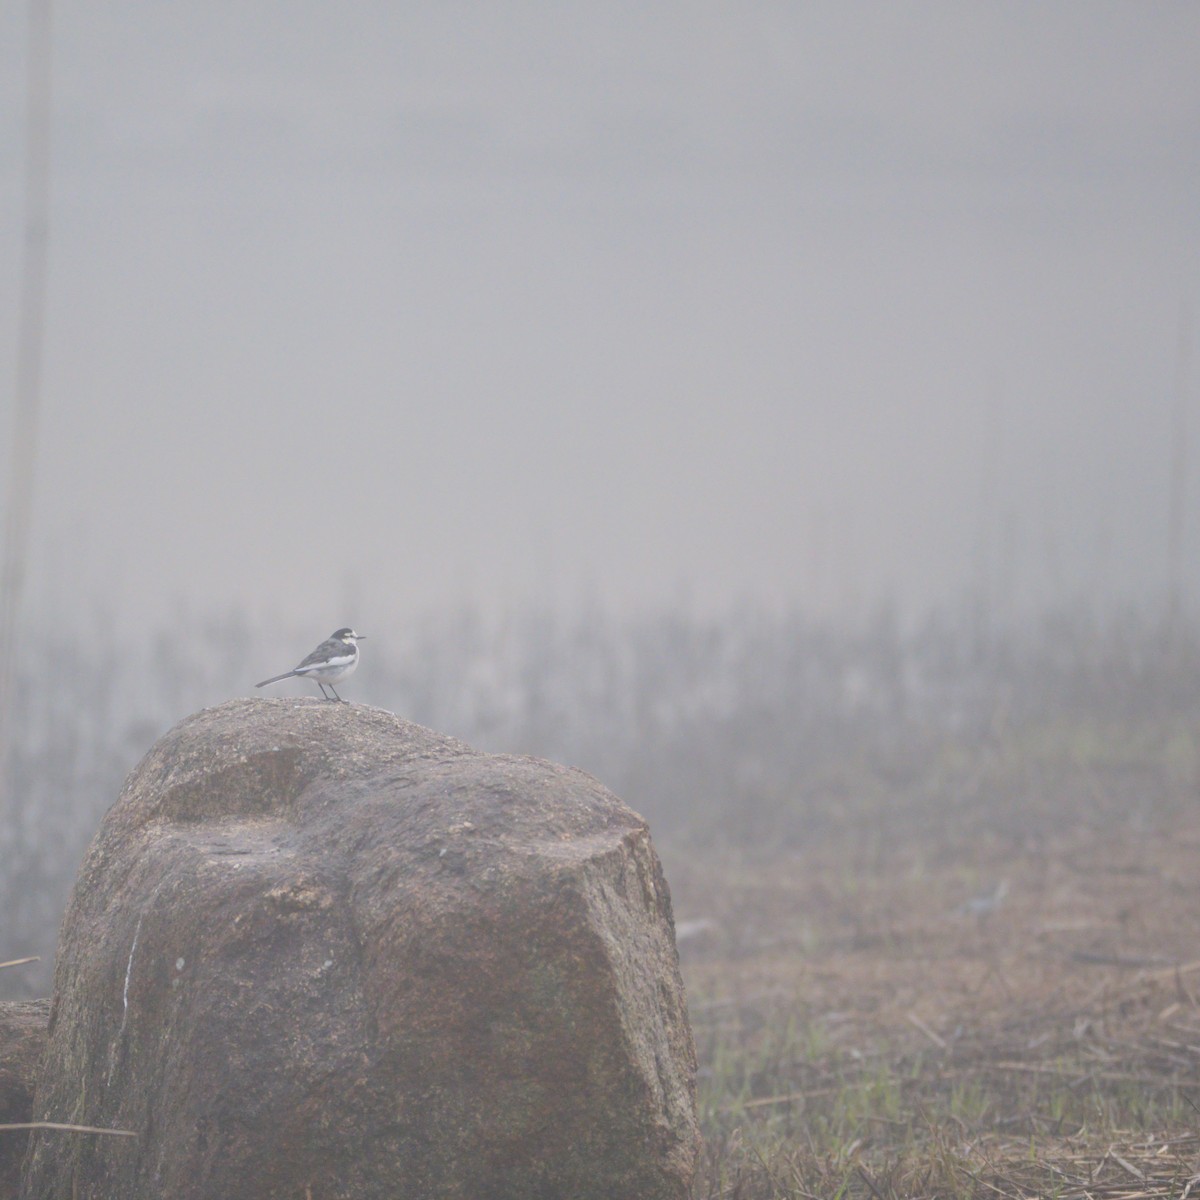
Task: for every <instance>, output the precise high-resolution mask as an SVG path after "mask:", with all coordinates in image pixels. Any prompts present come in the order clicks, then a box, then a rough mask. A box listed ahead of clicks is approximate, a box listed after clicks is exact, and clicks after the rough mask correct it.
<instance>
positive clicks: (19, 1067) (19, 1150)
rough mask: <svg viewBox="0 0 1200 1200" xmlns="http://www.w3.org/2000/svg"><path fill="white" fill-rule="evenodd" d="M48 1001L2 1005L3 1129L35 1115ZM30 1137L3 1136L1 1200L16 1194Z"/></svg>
mask: <svg viewBox="0 0 1200 1200" xmlns="http://www.w3.org/2000/svg"><path fill="white" fill-rule="evenodd" d="M49 1021H50V1001H49V1000H9V1001H5V1002H3V1003H0V1125H23V1124H25V1123H27V1122H28V1121H29V1120H30V1114H31V1113H32V1112H33V1089H34V1084H35V1083H36V1081H37V1076H38V1072H39V1070H40V1069H41V1065H42V1054H43V1053H44V1052H45V1049H46V1026H47V1025H48V1024H49ZM28 1141H29V1134H28V1133H25V1132H22V1131H19V1130H13V1129H10V1130H6V1131H4V1132H3V1133H0V1200H11V1197H13V1196H15V1195H16V1194H17V1184H18V1182H19V1181H20V1174H21V1159H22V1158H24V1156H25V1146H26V1144H27V1143H28Z"/></svg>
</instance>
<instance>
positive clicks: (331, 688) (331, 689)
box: [325, 683, 346, 704]
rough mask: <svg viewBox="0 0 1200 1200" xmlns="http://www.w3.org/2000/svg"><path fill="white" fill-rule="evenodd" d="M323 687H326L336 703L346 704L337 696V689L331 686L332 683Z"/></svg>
mask: <svg viewBox="0 0 1200 1200" xmlns="http://www.w3.org/2000/svg"><path fill="white" fill-rule="evenodd" d="M325 686H326V687H327V688H328V689H329V690H330V691H331V692H332V693H333V698H334V699H335V700H337V701H338V702H339V703H341V704H345V703H346V701H345V700H343V699H342V698H341V696H339V695H338V694H337V688H335V687H334V686H333V684H332V683H327V684H326V685H325Z"/></svg>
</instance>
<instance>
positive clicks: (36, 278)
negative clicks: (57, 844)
mask: <svg viewBox="0 0 1200 1200" xmlns="http://www.w3.org/2000/svg"><path fill="white" fill-rule="evenodd" d="M52 24H53V20H52V12H51V0H30V4H29V43H28V47H29V60H28V68H27V74H28V82H27V89H26V107H25V122H26V125H25V128H26V133H25V240H24V246H23V253H22V258H21V285H20V286H21V291H20V300H19V309H18V314H17V320H18V326H17V364H16V365H17V376H16V387H15V389H14V393H13V396H14V401H15V404H14V414H13V417H14V422H13V440H12V443H11V447H10V452H9V453H10V463H9V475H8V497H7V504H6V506H5V519H4V557H3V561H2V563H0V817H7V816H10V815H11V814H12V803H13V802H12V799H11V797H9V796H8V795H7V784H8V761H9V749H10V745H11V740H12V727H13V721H12V716H13V701H14V693H15V685H16V678H17V663H16V658H17V627H18V623H19V620H20V610H21V595H22V592H23V591H24V586H25V567H26V562H27V559H28V553H29V519H30V512H31V509H32V507H33V480H34V473H33V472H34V462H35V459H36V457H37V428H38V409H39V407H40V402H41V388H42V361H43V344H44V341H45V327H46V263H47V247H48V242H49V230H50V220H49V213H50V58H51V56H50V50H51V34H52Z"/></svg>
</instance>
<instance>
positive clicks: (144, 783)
mask: <svg viewBox="0 0 1200 1200" xmlns="http://www.w3.org/2000/svg"><path fill="white" fill-rule="evenodd" d="M694 1075H695V1056H694V1050H693V1046H692V1040H691V1034H690V1031H689V1029H688V1024H687V1016H686V1009H685V1005H684V997H683V989H682V984H681V982H680V977H679V971H678V960H677V956H676V952H675V945H674V938H673V930H672V917H671V903H670V897H669V894H668V891H667V886H666V882H665V881H664V879H663V875H662V870H661V867H660V866H659V862H658V859H657V857H656V855H655V853H654V850H653V848H652V847H651V845H650V838H649V834H648V832H647V828H646V825H645V823H644V822H643V821H642V819H641V818H640V817H638V816H637V815H636V814H634V813H633V812H631V811H630V810H629V809H628V808H626V807H625V806H624V805H622V804H621V803H620V802H619V801H618V800H617V799H616V798H615V797H614V796H612V795H611V794H610V793H609V792H607V791H606V790H605V789H604V788H603V787H601V786H600V784H598V783H597V782H596V781H595V780H594V779H592V778H591V777H590V776H588V775H585V774H583V773H582V772H580V771H576V770H570V769H567V768H564V767H559V766H556V765H554V764H551V763H548V762H543V761H540V760H537V759H531V758H518V757H507V756H504V757H501V756H491V755H485V754H480V753H478V752H476V751H474V750H472V749H470V748H469V747H467V746H465V745H463V744H462V743H460V742H456V741H454V740H452V739H449V738H446V737H442V736H440V735H438V734H434V733H431V732H430V731H429V730H426V729H422V728H420V727H419V726H416V725H412V724H410V723H408V722H405V721H402V720H400V719H398V718H397V717H394V716H393V715H391V714H390V713H385V712H382V711H379V710H377V709H370V708H364V707H361V706H356V705H343V704H328V703H322V702H320V701H286V700H253V701H250V700H239V701H232V702H230V703H228V704H224V705H222V706H220V707H219V708H215V709H210V710H206V711H205V712H202V713H199V714H197V715H196V716H193V717H191V718H189V719H188V720H186V721H184V722H183V723H182V724H180V725H179V726H177V727H176V728H175V729H174V730H172V731H171V732H170V733H169V734H167V735H166V737H164V738H163V739H162V740H161V741H160V742H159V743H158V744H157V745H156V746H155V747H154V748H153V749H152V750H151V751H150V753H149V754H148V755H147V756H146V758H145V759H144V760H143V761H142V763H141V764H140V766H139V767H138V768H137V769H136V770H135V771H134V772H133V774H132V775H131V776H130V778H129V780H128V782H127V783H126V785H125V788H124V790H123V792H122V794H121V797H120V799H119V800H118V802H117V803H116V804H115V805H114V806H113V808H112V809H111V810H110V811H109V813H108V815H107V816H106V817H105V819H104V821H103V823H102V825H101V828H100V831H99V833H98V834H97V836H96V838H95V840H94V842H93V843H92V846H91V848H90V850H89V851H88V854H87V857H86V859H85V861H84V864H83V867H82V870H81V872H80V875H79V879H78V880H77V882H76V885H75V891H74V894H73V896H72V899H71V903H70V906H69V908H68V912H67V916H66V919H65V922H64V926H63V931H62V937H61V942H60V947H59V958H58V964H57V968H56V975H55V996H54V1009H53V1013H52V1017H51V1027H50V1041H49V1046H48V1049H47V1053H46V1059H45V1067H44V1073H43V1076H42V1080H41V1083H40V1085H39V1088H38V1094H37V1099H36V1104H35V1113H36V1115H37V1117H38V1118H40V1119H43V1120H54V1121H65V1122H73V1123H76V1124H85V1125H92V1126H102V1127H108V1128H120V1129H129V1130H136V1131H137V1132H138V1133H139V1134H140V1137H139V1138H138V1139H137V1140H136V1141H134V1140H133V1139H126V1138H115V1137H99V1136H89V1135H80V1134H65V1133H38V1134H36V1135H35V1136H34V1139H33V1142H32V1148H31V1151H30V1154H29V1157H28V1159H27V1161H26V1166H25V1173H24V1179H23V1185H22V1191H21V1195H22V1196H23V1197H25V1198H26V1200H34V1198H35V1197H39V1198H46V1200H50V1198H51V1197H53V1198H54V1200H58V1198H60V1197H63V1196H71V1197H75V1198H77V1200H86V1198H89V1197H92V1198H96V1200H99V1198H101V1197H103V1198H104V1200H111V1198H112V1197H117V1196H119V1197H121V1198H122V1200H142V1198H144V1200H151V1198H153V1200H159V1198H160V1197H163V1196H170V1197H172V1200H191V1198H201V1197H203V1198H206V1200H229V1198H231V1197H237V1198H238V1200H259V1198H262V1200H266V1198H267V1197H272V1198H275V1197H278V1198H280V1200H283V1198H288V1200H306V1198H310V1200H335V1198H336V1200H341V1198H347V1200H348V1198H351V1197H354V1198H359V1197H379V1198H384V1197H386V1198H387V1200H395V1198H396V1197H404V1198H405V1200H421V1198H423V1197H439V1198H446V1200H456V1198H461V1200H488V1198H491V1197H496V1198H500V1197H513V1198H514V1200H517V1198H520V1200H539V1198H547V1200H549V1198H551V1197H553V1198H555V1200H559V1198H561V1200H588V1198H590V1197H595V1198H596V1200H601V1198H603V1200H620V1198H622V1197H625V1198H628V1200H654V1198H657V1197H664V1198H666V1197H670V1198H672V1200H679V1198H681V1197H683V1196H685V1195H686V1193H687V1191H688V1185H689V1181H690V1178H691V1174H692V1169H693V1164H694V1159H695V1153H696V1142H697V1133H696V1124H695V1112H694Z"/></svg>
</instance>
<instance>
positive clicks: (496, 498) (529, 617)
mask: <svg viewBox="0 0 1200 1200" xmlns="http://www.w3.org/2000/svg"><path fill="white" fill-rule="evenodd" d="M26 20H27V13H26V11H25V8H24V6H18V5H9V6H5V7H3V8H2V9H0V328H2V329H3V330H4V331H7V332H4V333H0V378H8V379H9V380H11V379H12V378H13V376H14V371H15V357H16V335H15V331H16V328H17V325H18V319H17V316H18V314H17V308H18V296H19V286H18V284H19V275H20V264H21V247H22V239H23V236H24V235H23V221H24V213H23V212H22V196H23V186H24V180H23V164H24V153H25V146H24V138H25V123H24V122H25V107H26V95H25V88H26V83H25V79H26V68H27V63H26V61H25V59H26V48H27V42H28V37H27V24H26ZM53 31H54V33H53V81H54V82H53V109H52V141H51V153H52V157H51V204H50V213H49V228H50V275H49V288H48V303H47V311H46V340H45V355H44V382H43V389H42V403H41V413H40V428H39V436H38V444H37V457H36V464H35V491H34V496H33V509H32V513H33V520H32V537H31V544H30V551H29V558H28V563H27V567H28V580H27V587H26V590H25V595H24V599H23V603H22V607H21V613H20V626H19V628H20V632H21V638H20V643H19V654H18V662H17V667H18V672H19V675H20V679H21V687H20V691H19V694H20V696H21V707H20V713H19V715H18V722H19V727H18V728H16V730H15V732H14V761H13V763H12V764H11V766H10V775H11V777H12V778H11V780H10V785H9V787H8V789H7V792H8V795H9V797H10V799H9V804H10V806H12V807H15V809H16V811H18V812H19V814H20V816H19V818H18V819H14V818H11V817H10V818H9V819H8V821H7V822H6V826H5V835H4V841H3V845H2V846H0V855H3V857H4V859H5V866H6V869H5V873H4V876H3V878H4V880H5V892H6V897H7V898H6V899H5V909H4V911H5V912H6V914H7V917H6V920H5V922H4V923H2V924H0V933H3V934H4V937H3V941H2V942H0V958H3V957H4V955H5V953H6V952H8V953H11V954H13V955H16V954H18V953H24V952H27V951H28V952H30V953H33V952H40V953H43V954H46V953H48V949H47V942H52V937H53V934H52V930H53V927H54V925H55V924H56V922H57V919H58V914H59V913H60V912H61V904H62V898H63V896H64V895H65V889H66V887H67V886H69V882H70V878H71V876H72V875H73V872H74V869H75V865H76V864H77V862H78V856H79V854H80V853H81V852H82V847H83V846H84V845H85V844H86V841H87V838H88V837H90V834H91V832H92V830H93V829H94V826H95V822H96V820H98V817H99V814H100V813H102V812H103V811H104V809H105V808H106V807H107V806H108V804H110V803H111V802H112V800H113V799H114V798H115V795H116V789H117V787H119V783H120V779H121V778H122V777H123V775H124V773H125V772H126V771H127V770H128V769H129V768H130V767H131V766H132V765H133V764H134V763H135V762H136V761H137V759H138V758H139V757H140V756H141V754H142V753H144V751H145V750H146V749H147V748H148V746H149V745H150V743H151V742H152V741H153V739H154V738H155V737H156V736H157V735H158V734H159V733H161V732H162V731H163V730H164V729H166V728H167V727H169V726H170V725H171V724H173V723H174V722H175V721H176V720H178V719H180V718H182V717H183V716H185V715H186V714H187V713H188V712H189V711H191V710H192V709H194V708H196V707H198V706H200V705H202V704H211V703H217V702H219V701H221V700H223V699H225V698H227V697H229V696H233V695H245V694H249V693H250V692H252V691H253V688H252V683H253V681H254V680H256V679H259V678H262V677H264V676H266V675H269V674H274V673H277V672H279V671H282V670H285V669H287V668H288V667H289V666H291V665H292V664H293V663H295V662H296V661H298V660H299V658H300V657H302V656H303V655H304V654H305V653H306V652H307V651H308V650H309V649H310V648H311V647H312V646H313V645H315V643H316V642H317V641H319V640H320V639H321V638H323V637H326V636H328V634H329V632H330V631H331V630H333V629H334V628H336V627H338V626H340V625H343V624H350V625H353V626H354V627H355V628H357V629H358V630H359V631H361V632H363V633H366V634H367V635H368V640H367V642H366V643H365V644H364V646H363V655H364V658H363V666H362V668H361V669H360V671H359V672H358V674H357V675H356V676H355V678H354V680H353V681H352V682H351V683H349V684H348V686H347V688H346V691H347V693H348V695H349V696H350V697H352V698H353V699H355V700H359V701H364V702H368V703H378V704H385V705H387V706H388V707H391V708H394V709H395V710H396V711H398V712H401V713H402V714H403V715H406V716H410V717H413V718H414V719H418V720H422V721H425V722H427V723H430V724H436V725H438V727H439V728H443V729H445V730H446V731H447V732H451V733H454V734H457V735H459V736H463V737H467V738H468V739H469V740H474V741H475V742H476V743H477V744H479V745H481V746H484V747H485V748H489V749H493V748H494V749H506V750H528V751H533V752H537V753H546V754H551V755H553V756H555V757H561V758H564V759H566V760H567V761H570V762H577V763H580V764H581V765H584V766H586V767H587V768H588V769H589V770H593V771H594V772H595V773H597V774H599V775H600V776H601V778H603V779H604V781H605V782H606V783H609V784H610V785H612V786H613V787H614V788H615V789H616V790H618V791H620V792H622V794H623V795H624V796H625V798H626V799H628V800H629V801H630V802H631V803H632V804H633V805H634V806H635V807H637V808H639V809H640V810H642V811H645V812H646V813H647V814H648V815H649V816H650V817H651V819H652V821H654V822H655V830H656V837H658V836H660V834H661V835H662V837H663V838H664V840H666V841H669V840H670V839H671V838H672V837H675V836H677V837H680V838H683V837H685V836H700V835H701V834H703V835H704V836H709V837H717V836H720V837H723V838H727V837H730V836H732V835H736V836H739V837H746V836H750V835H751V834H754V833H755V832H756V831H758V832H763V831H766V834H769V833H770V831H777V830H778V829H779V828H781V827H782V828H786V829H788V830H791V831H792V832H796V831H797V830H799V831H801V832H803V830H805V829H807V828H809V827H810V826H811V825H812V824H813V823H814V822H815V821H817V817H816V816H814V815H813V814H815V813H819V811H820V810H821V806H820V803H818V800H819V798H820V797H825V798H826V799H828V798H829V797H830V796H836V797H838V798H841V799H842V800H844V799H845V797H846V796H847V795H861V794H862V793H863V789H864V787H866V784H865V783H864V781H865V780H870V781H871V783H870V787H875V788H879V789H883V790H886V789H887V788H888V787H892V788H893V790H895V789H901V790H902V789H903V788H904V787H905V786H908V784H909V783H911V782H912V781H913V780H916V779H919V778H924V776H923V775H922V770H923V767H922V765H921V764H922V763H927V762H928V761H932V759H927V758H922V757H921V755H922V754H923V753H924V752H925V751H924V750H922V749H921V748H922V747H925V748H926V749H928V753H929V754H935V750H936V747H937V746H938V745H940V744H941V742H940V741H939V739H944V737H945V736H947V735H948V732H949V733H952V734H954V736H965V735H966V733H971V736H976V735H977V736H978V737H979V738H986V737H990V736H992V734H991V733H990V732H989V731H993V730H994V729H995V727H996V720H997V713H998V712H1000V713H1002V714H1003V722H1002V723H1006V722H1008V721H1011V720H1016V719H1017V718H1018V717H1020V718H1022V719H1027V720H1029V721H1031V722H1032V721H1038V720H1043V719H1044V718H1045V716H1046V714H1047V713H1048V712H1054V711H1057V710H1058V708H1061V706H1062V705H1064V704H1067V702H1068V700H1069V701H1070V702H1071V703H1077V704H1082V705H1085V706H1087V705H1091V706H1093V707H1095V706H1099V707H1101V708H1104V710H1105V714H1106V716H1107V717H1109V718H1120V717H1121V716H1122V714H1128V713H1145V712H1147V711H1169V712H1172V713H1174V714H1176V715H1179V714H1184V715H1186V714H1189V713H1192V712H1194V711H1196V710H1195V706H1196V704H1197V699H1196V696H1195V688H1194V686H1193V684H1192V683H1191V680H1192V678H1193V677H1194V673H1193V674H1189V673H1188V672H1189V671H1191V668H1192V667H1193V666H1195V665H1196V663H1197V661H1198V660H1197V658H1196V655H1195V649H1194V647H1195V638H1194V636H1193V626H1194V618H1195V598H1196V597H1195V589H1194V586H1193V583H1194V580H1195V577H1196V570H1197V567H1198V566H1200V527H1198V522H1197V519H1196V518H1197V516H1198V512H1197V507H1198V504H1200V494H1198V492H1197V482H1196V478H1195V476H1196V473H1197V472H1196V467H1197V457H1198V456H1197V455H1196V454H1195V453H1194V451H1193V450H1192V446H1191V443H1192V439H1194V437H1195V435H1196V434H1197V432H1198V431H1200V413H1197V411H1196V410H1197V385H1196V371H1195V368H1194V358H1195V354H1194V352H1193V350H1192V349H1191V347H1193V346H1194V345H1195V343H1196V341H1197V321H1198V312H1200V303H1198V300H1200V287H1198V283H1200V71H1198V70H1197V69H1196V68H1197V62H1200V7H1197V6H1196V5H1195V4H1192V3H1187V2H1179V3H1139V4H1116V3H1097V2H1093V0H1088V2H1086V3H1083V2H1077V3H1070V2H1068V3H1058V4H1055V5H1045V4H1040V3H1032V2H1031V3H1020V2H1009V3H1003V4H998V3H997V4H988V3H980V4H970V5H967V4H959V3H919V4H907V5H903V6H899V5H888V4H882V3H880V4H860V3H836V4H835V3H828V4H785V3H754V4H744V5H722V4H707V3H701V4H687V5H683V4H661V5H654V6H652V7H651V8H650V9H648V10H647V9H646V8H645V7H644V6H638V5H631V4H624V3H617V2H614V0H605V2H604V3H599V4H595V5H592V6H588V7H586V8H581V9H570V10H568V9H564V8H563V7H562V6H560V5H553V4H548V3H524V4H512V5H503V6H497V5H485V4H451V5H438V6H428V5H415V4H405V3H401V4H397V3H388V4H382V3H380V4H371V3H351V4H347V5H339V6H336V7H335V6H329V5H323V4H317V3H311V2H296V3H292V4H289V5H286V6H277V5H253V6H245V5H241V4H233V3H226V2H216V3H214V2H206V3H203V4H200V3H195V2H187V3H180V4H172V5H162V4H157V3H150V2H143V3H133V2H116V3H112V4H107V5H103V6H98V5H89V4H82V3H79V2H71V0H58V2H57V3H56V4H55V7H54V24H53ZM3 394H4V395H5V397H6V401H5V406H4V411H3V412H2V413H0V418H2V421H3V424H2V425H0V429H2V433H0V436H3V437H4V439H5V443H4V444H5V448H6V453H5V454H3V455H2V456H0V472H3V477H2V478H0V483H2V484H3V485H4V486H5V487H7V485H8V483H9V480H10V477H11V472H12V456H11V453H9V452H8V451H9V450H10V449H11V440H10V434H9V430H10V428H11V425H12V405H11V396H12V392H11V389H9V388H6V389H5V391H4V393H3ZM0 494H3V493H0ZM1172 613H1173V614H1174V618H1175V624H1174V625H1173V626H1172V639H1173V640H1170V642H1169V645H1168V643H1167V642H1165V641H1164V640H1163V637H1164V635H1163V627H1162V622H1163V621H1164V620H1166V618H1167V616H1168V614H1172ZM1181 622H1182V625H1180V623H1181ZM1164 647H1166V648H1164ZM289 688H290V689H291V691H292V692H296V693H299V692H301V691H307V690H310V689H306V688H304V687H303V686H302V685H295V686H294V687H293V686H292V685H281V687H280V689H277V690H278V691H280V692H281V693H282V694H290V693H289V691H288V689H289ZM998 698H1000V699H998ZM1001 700H1002V703H1001ZM1056 706H1057V708H1056ZM1089 711H1090V710H1089ZM964 731H966V732H964ZM914 755H915V758H914ZM1190 761H1191V760H1190V758H1189V759H1188V762H1190ZM847 763H850V764H851V766H852V767H853V769H852V770H849V769H848V768H846V764H847ZM834 764H840V765H839V766H837V769H836V770H835V769H834ZM1181 769H1182V768H1181ZM1187 769H1188V770H1190V769H1191V768H1190V767H1189V768H1187ZM1185 773H1186V772H1185ZM835 776H836V786H834V785H833V784H831V783H830V779H831V778H834V777H835ZM889 780H890V781H891V783H889V782H888V781H889ZM906 781H907V782H906ZM943 782H945V781H943ZM946 786H949V784H946ZM870 787H866V790H867V791H870ZM856 789H857V791H856ZM747 814H751V816H753V817H754V819H750V816H748V815H747ZM731 831H732V834H731ZM766 834H764V835H766ZM668 865H669V864H668ZM18 868H19V869H18ZM0 899H3V898H0ZM5 926H7V928H5ZM47 929H49V930H50V931H51V932H50V933H49V934H47V933H46V930H47ZM14 943H20V944H14ZM31 947H32V948H31ZM6 974H7V975H9V976H11V975H12V974H13V972H7V973H6ZM0 982H3V983H4V984H5V985H6V986H14V985H13V984H12V983H10V981H8V980H3V981H0Z"/></svg>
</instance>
